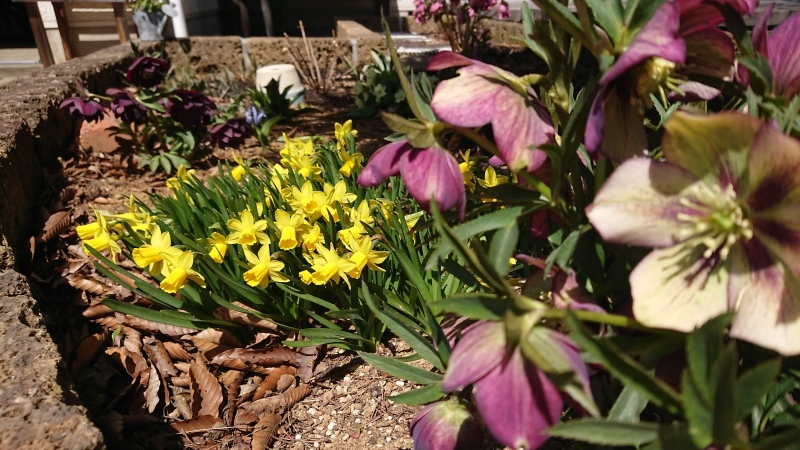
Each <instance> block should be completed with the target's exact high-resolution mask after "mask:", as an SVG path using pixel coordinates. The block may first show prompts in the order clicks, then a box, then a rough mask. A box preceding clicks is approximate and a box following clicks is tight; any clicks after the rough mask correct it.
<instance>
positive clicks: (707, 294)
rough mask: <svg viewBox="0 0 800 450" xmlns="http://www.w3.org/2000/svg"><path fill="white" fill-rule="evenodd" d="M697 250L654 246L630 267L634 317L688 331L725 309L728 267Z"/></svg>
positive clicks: (653, 325) (653, 323) (644, 321)
mask: <svg viewBox="0 0 800 450" xmlns="http://www.w3.org/2000/svg"><path fill="white" fill-rule="evenodd" d="M700 253H702V251H699V250H697V249H690V250H688V251H684V250H682V249H681V248H679V247H671V248H665V249H657V250H653V251H652V252H650V254H649V255H647V256H646V257H645V258H644V259H643V260H642V261H641V262H640V263H639V265H637V266H636V268H635V269H633V272H631V276H630V282H631V294H632V296H633V299H634V301H633V314H634V316H635V317H636V319H637V320H638V321H640V322H642V323H643V324H645V325H647V326H649V327H654V328H667V329H670V330H677V331H682V332H687V333H688V332H690V331H692V330H694V329H695V328H697V327H699V326H700V325H702V324H704V323H705V322H706V321H708V320H709V319H712V318H714V317H717V316H719V315H720V314H723V313H725V312H726V311H727V310H728V279H729V276H728V275H729V273H728V268H727V267H715V266H714V265H713V264H712V263H711V262H710V261H709V260H706V259H705V258H703V257H702V255H701V254H700Z"/></svg>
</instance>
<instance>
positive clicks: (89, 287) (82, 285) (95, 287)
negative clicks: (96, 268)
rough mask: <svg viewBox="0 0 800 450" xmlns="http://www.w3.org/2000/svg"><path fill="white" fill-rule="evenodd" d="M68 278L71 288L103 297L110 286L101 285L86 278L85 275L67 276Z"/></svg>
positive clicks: (74, 274)
mask: <svg viewBox="0 0 800 450" xmlns="http://www.w3.org/2000/svg"><path fill="white" fill-rule="evenodd" d="M66 278H67V282H68V283H69V285H70V286H72V287H74V288H75V289H80V290H82V291H86V292H89V293H91V294H95V295H103V294H104V293H105V292H106V291H107V290H108V289H109V288H108V286H106V285H104V284H103V283H99V282H97V281H94V280H91V279H89V278H84V277H83V275H79V274H77V273H73V274H71V275H67V277H66Z"/></svg>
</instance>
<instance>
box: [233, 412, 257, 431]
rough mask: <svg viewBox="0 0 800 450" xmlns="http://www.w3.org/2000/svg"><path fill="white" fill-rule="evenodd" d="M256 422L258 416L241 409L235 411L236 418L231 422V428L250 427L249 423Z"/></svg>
mask: <svg viewBox="0 0 800 450" xmlns="http://www.w3.org/2000/svg"><path fill="white" fill-rule="evenodd" d="M256 422H258V416H257V415H255V414H253V413H251V412H250V411H248V410H247V409H246V408H244V407H242V408H239V409H238V410H237V411H236V418H235V419H234V421H233V426H236V427H239V426H242V425H250V424H251V423H256Z"/></svg>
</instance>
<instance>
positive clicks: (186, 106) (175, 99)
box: [166, 89, 217, 128]
mask: <svg viewBox="0 0 800 450" xmlns="http://www.w3.org/2000/svg"><path fill="white" fill-rule="evenodd" d="M169 97H170V98H169V100H167V102H166V109H167V113H169V115H170V117H172V118H173V119H175V120H176V121H177V122H178V123H180V124H181V125H183V126H185V127H187V128H197V127H199V126H201V125H206V124H208V123H209V122H211V112H212V111H214V110H216V109H217V105H215V104H214V102H212V101H211V100H209V98H208V97H206V96H205V95H202V94H200V93H199V92H197V91H191V90H187V89H179V90H176V91H172V92H170V94H169Z"/></svg>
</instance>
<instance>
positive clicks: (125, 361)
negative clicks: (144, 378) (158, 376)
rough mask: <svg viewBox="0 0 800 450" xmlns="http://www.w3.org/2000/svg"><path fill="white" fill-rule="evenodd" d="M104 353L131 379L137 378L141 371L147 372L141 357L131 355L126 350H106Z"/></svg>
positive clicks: (116, 348) (115, 348) (145, 364)
mask: <svg viewBox="0 0 800 450" xmlns="http://www.w3.org/2000/svg"><path fill="white" fill-rule="evenodd" d="M105 353H106V355H108V356H109V357H110V358H111V359H112V360H113V361H114V362H116V363H117V364H118V365H119V366H120V367H122V369H124V370H125V372H126V373H127V374H128V375H130V377H131V378H137V377H138V376H139V374H141V373H142V371H145V370H147V361H145V359H144V358H143V357H142V355H138V354H136V353H131V352H130V351H129V350H128V349H126V348H120V347H114V348H107V349H106V352H105Z"/></svg>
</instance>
